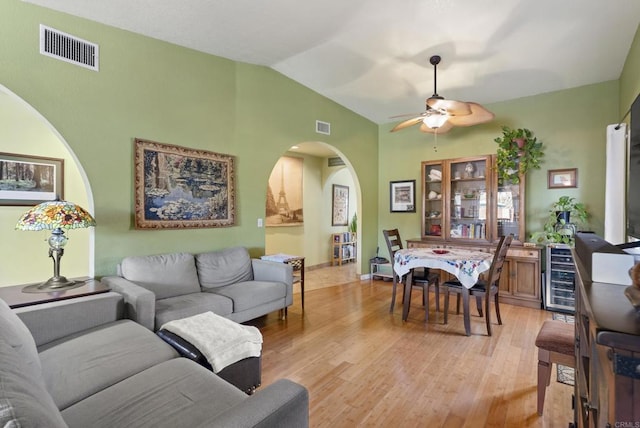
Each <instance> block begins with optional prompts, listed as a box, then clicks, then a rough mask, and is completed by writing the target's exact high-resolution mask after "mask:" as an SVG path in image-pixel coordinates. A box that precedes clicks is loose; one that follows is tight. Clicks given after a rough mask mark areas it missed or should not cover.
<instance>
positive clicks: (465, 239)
mask: <svg viewBox="0 0 640 428" xmlns="http://www.w3.org/2000/svg"><path fill="white" fill-rule="evenodd" d="M494 165H495V155H484V156H474V157H464V158H456V159H444V160H437V161H426V162H422V210H421V212H422V236H421V237H420V239H411V240H409V241H407V244H408V246H409V247H427V248H440V247H441V248H454V247H465V248H473V249H476V250H480V251H489V252H493V251H494V250H495V247H496V244H497V243H498V241H499V239H500V237H501V236H503V235H506V234H509V233H513V235H514V240H513V243H512V245H511V248H510V249H509V253H508V257H507V260H506V263H505V266H504V268H503V272H502V276H501V279H500V299H501V301H504V302H506V303H511V304H516V305H521V306H528V307H532V308H540V307H541V296H540V292H541V287H540V281H541V275H540V272H541V271H540V261H541V251H542V248H541V247H524V246H523V242H524V240H525V230H524V223H525V215H524V213H525V182H524V177H520V182H519V183H510V182H504V183H503V182H500V181H499V180H498V174H497V171H496V169H495V166H494ZM443 276H444V278H442V279H443V280H446V279H448V274H446V273H443Z"/></svg>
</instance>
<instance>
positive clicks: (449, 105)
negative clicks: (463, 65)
mask: <svg viewBox="0 0 640 428" xmlns="http://www.w3.org/2000/svg"><path fill="white" fill-rule="evenodd" d="M440 60H441V58H440V56H438V55H434V56H432V57H431V58H430V59H429V62H430V63H431V64H432V65H433V95H432V96H431V97H429V98H427V103H426V110H425V111H424V112H422V113H416V114H411V115H410V116H413V117H412V118H411V119H407V120H405V121H402V122H400V123H399V124H397V125H396V126H395V127H394V128H393V129H392V130H391V132H395V131H400V130H401V129H405V128H408V127H410V126H413V125H418V124H419V125H420V131H422V132H427V133H430V134H436V133H437V134H444V133H446V132H449V131H450V130H451V128H453V127H454V126H472V125H477V124H480V123H485V122H489V121H491V120H492V119H493V118H494V114H493V113H491V112H490V111H489V110H487V109H486V108H484V107H482V106H481V105H480V104H478V103H473V102H468V101H454V100H446V99H444V97H441V96H440V95H438V90H437V83H438V78H437V66H438V64H440ZM404 116H408V115H401V116H394V117H404Z"/></svg>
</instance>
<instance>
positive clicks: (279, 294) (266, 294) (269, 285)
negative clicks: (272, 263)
mask: <svg viewBox="0 0 640 428" xmlns="http://www.w3.org/2000/svg"><path fill="white" fill-rule="evenodd" d="M212 293H215V294H220V295H222V296H226V297H228V298H230V299H231V300H233V312H242V311H245V310H247V309H251V308H253V307H255V306H257V305H258V304H264V303H268V302H273V301H274V300H280V299H282V300H284V298H285V296H286V295H287V286H286V284H284V283H282V282H270V281H245V282H239V283H237V284H233V285H227V286H226V287H218V288H216V289H215V290H212Z"/></svg>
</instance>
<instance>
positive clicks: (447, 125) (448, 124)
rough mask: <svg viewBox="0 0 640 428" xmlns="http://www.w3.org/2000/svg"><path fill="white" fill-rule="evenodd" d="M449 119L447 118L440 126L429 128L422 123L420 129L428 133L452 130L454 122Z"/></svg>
mask: <svg viewBox="0 0 640 428" xmlns="http://www.w3.org/2000/svg"><path fill="white" fill-rule="evenodd" d="M450 119H451V118H449V120H450ZM449 120H447V121H446V122H445V123H444V124H443V125H442V126H441V127H440V128H429V127H428V126H427V125H425V124H424V123H423V124H422V125H420V131H421V132H425V133H427V134H438V135H440V134H446V133H447V132H449V131H451V128H453V124H452V123H451V122H449Z"/></svg>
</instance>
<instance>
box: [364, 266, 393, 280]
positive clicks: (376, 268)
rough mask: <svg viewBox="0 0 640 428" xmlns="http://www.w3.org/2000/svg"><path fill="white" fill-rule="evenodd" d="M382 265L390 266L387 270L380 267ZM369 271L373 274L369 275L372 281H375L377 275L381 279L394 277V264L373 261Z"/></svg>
mask: <svg viewBox="0 0 640 428" xmlns="http://www.w3.org/2000/svg"><path fill="white" fill-rule="evenodd" d="M382 267H385V268H389V270H388V271H387V272H385V271H383V270H381V269H380V268H382ZM385 270H386V269H385ZM369 272H371V276H370V277H369V279H370V280H371V281H373V280H374V279H375V277H376V276H377V277H378V278H380V279H393V266H392V265H391V263H389V262H381V263H375V262H371V264H370V271H369Z"/></svg>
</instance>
